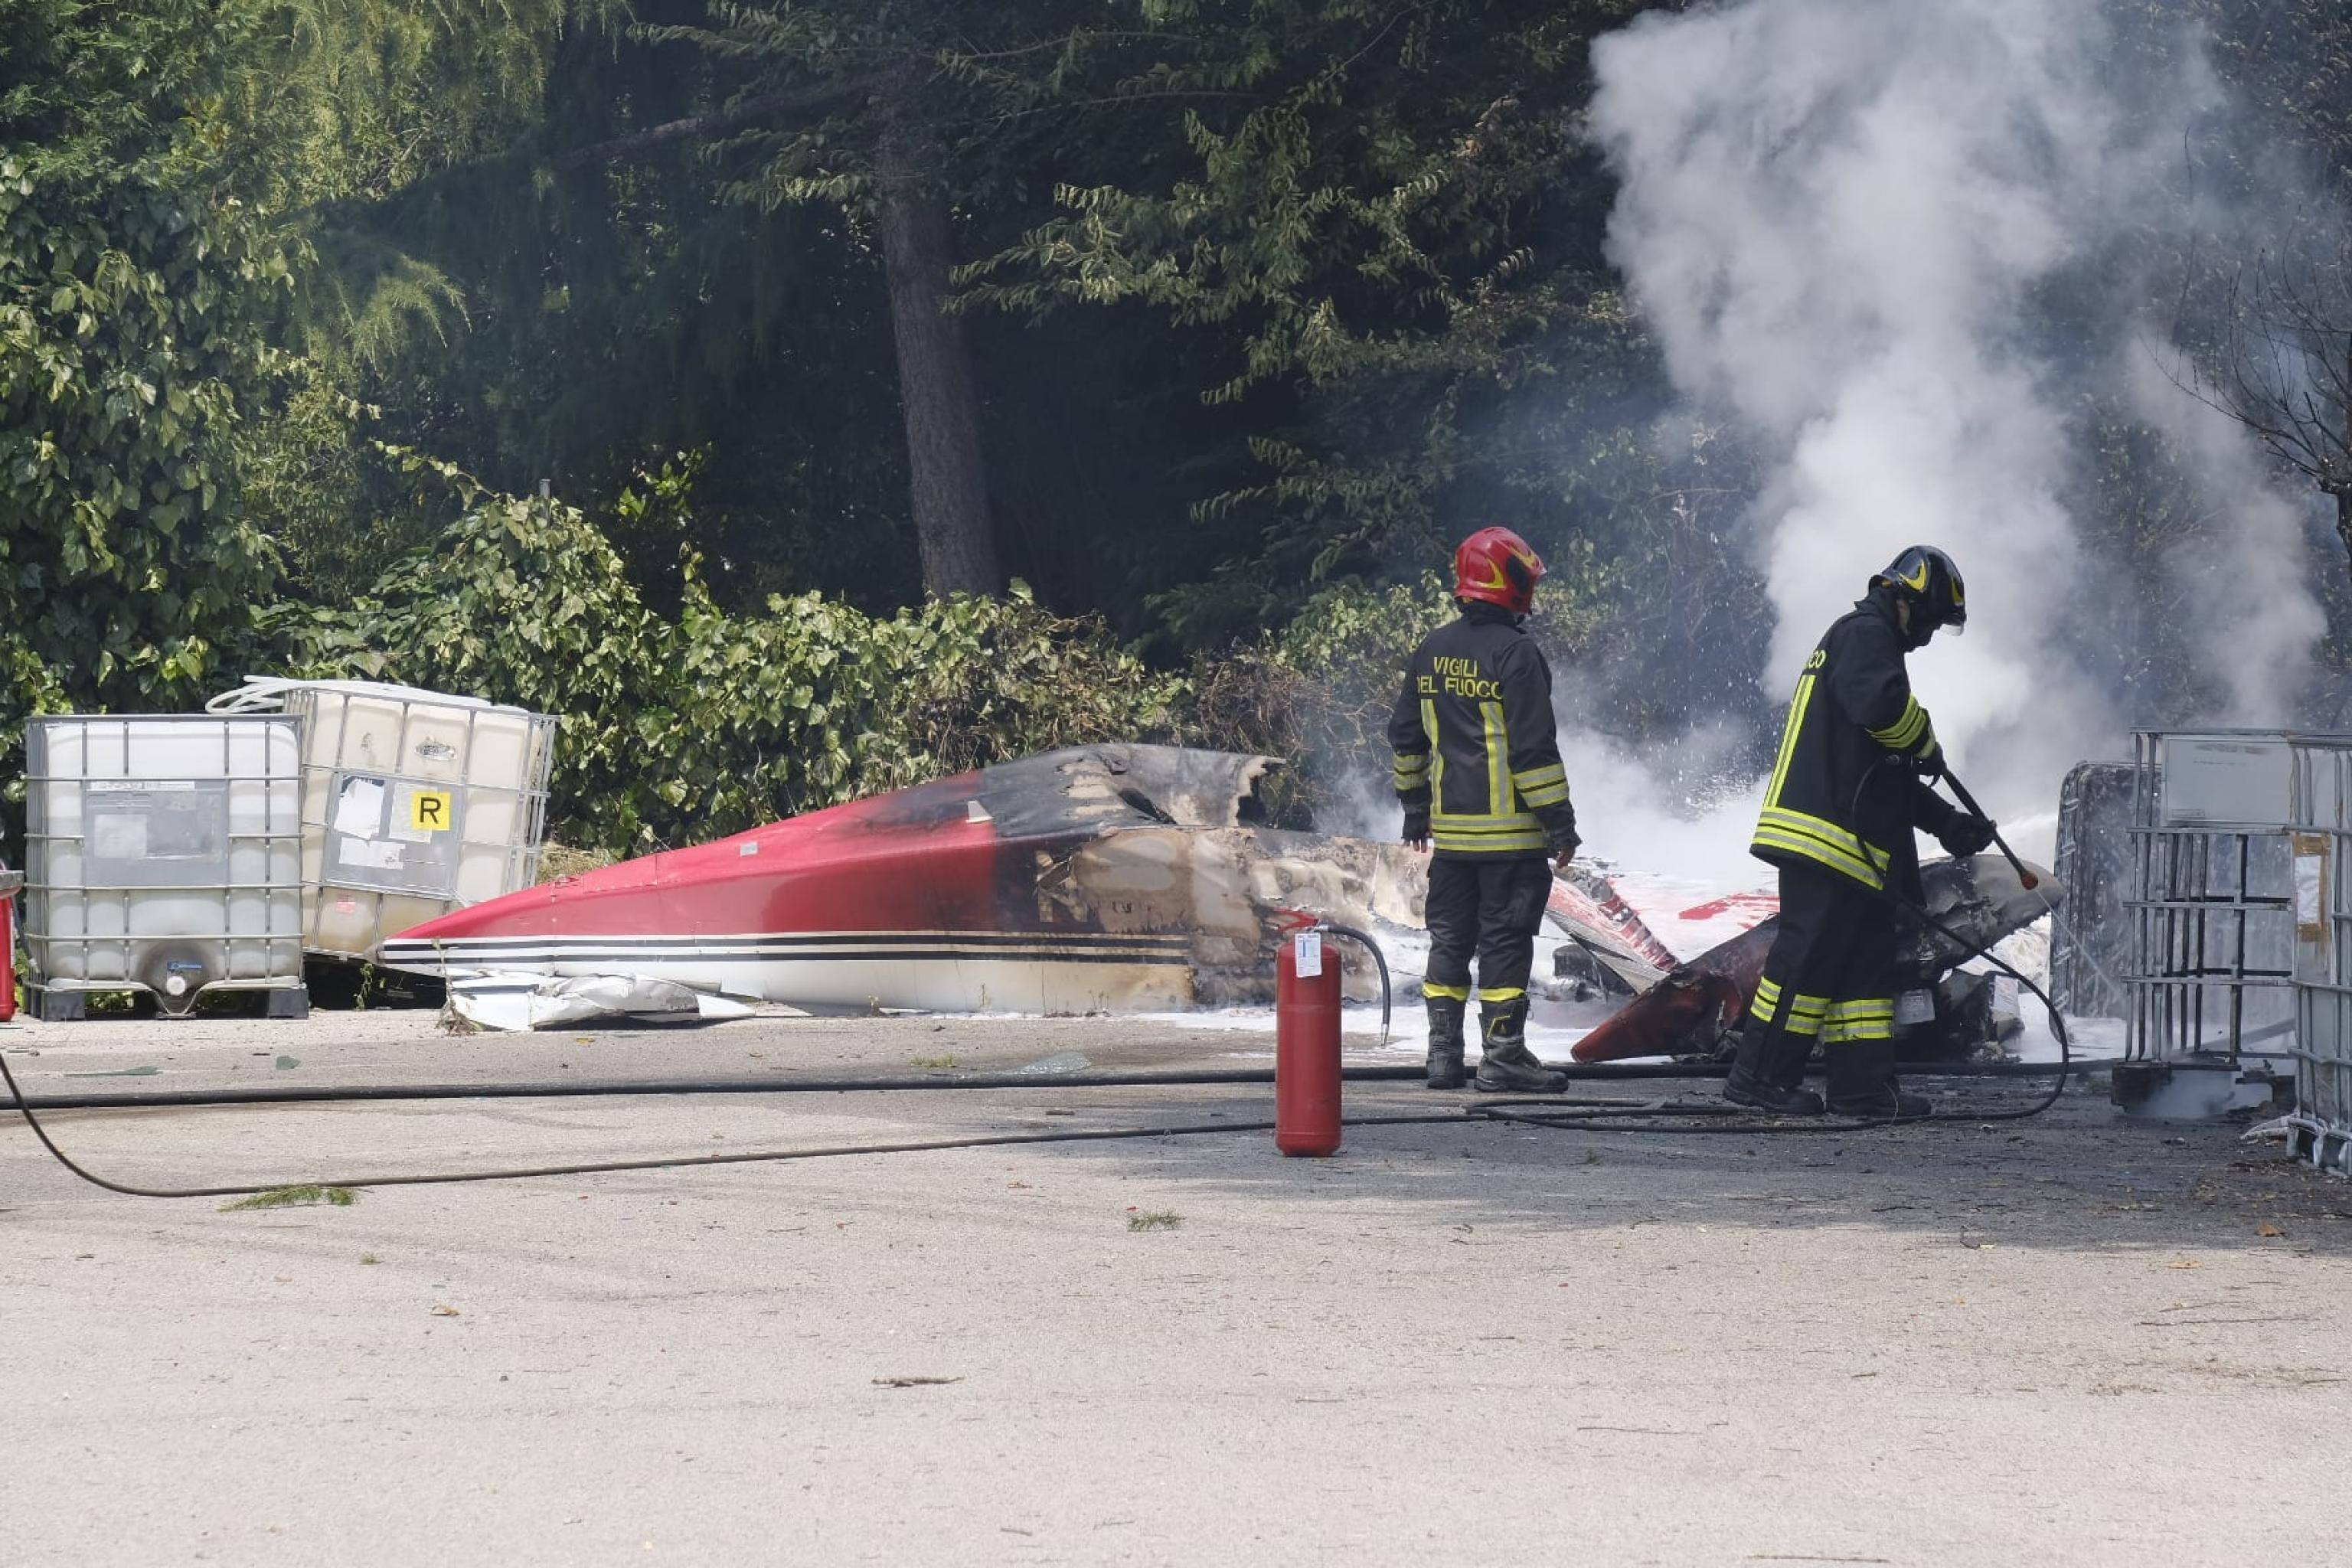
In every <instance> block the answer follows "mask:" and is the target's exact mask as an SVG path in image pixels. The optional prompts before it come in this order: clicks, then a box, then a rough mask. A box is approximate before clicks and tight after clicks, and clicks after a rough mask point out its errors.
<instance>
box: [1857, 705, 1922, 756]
mask: <svg viewBox="0 0 2352 1568" xmlns="http://www.w3.org/2000/svg"><path fill="white" fill-rule="evenodd" d="M1926 735H1927V710H1926V709H1925V708H1922V707H1920V706H1919V700H1918V699H1917V698H1916V697H1910V698H1906V699H1905V700H1904V703H1903V712H1902V715H1901V716H1900V717H1899V718H1897V719H1896V720H1895V722H1894V723H1892V724H1889V725H1888V726H1887V727H1886V728H1885V729H1884V730H1873V731H1871V732H1870V738H1871V739H1872V740H1874V741H1875V742H1878V743H1879V744H1880V745H1882V746H1885V748H1886V749H1887V750H1889V751H1893V752H1907V751H1910V750H1911V749H1912V748H1913V747H1915V746H1916V745H1918V743H1919V742H1920V741H1921V740H1922V739H1923V738H1925V737H1926Z"/></svg>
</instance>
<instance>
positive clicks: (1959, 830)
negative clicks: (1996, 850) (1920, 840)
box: [1936, 811, 1992, 860]
mask: <svg viewBox="0 0 2352 1568" xmlns="http://www.w3.org/2000/svg"><path fill="white" fill-rule="evenodd" d="M1936 841H1937V843H1939V844H1941V845H1942V846H1943V847H1944V853H1945V854H1947V855H1949V856H1951V857H1952V858H1954V859H1956V860H1965V859H1967V858H1969V856H1971V855H1981V854H1983V853H1984V852H1985V851H1986V850H1987V849H1989V848H1990V847H1992V824H1991V823H1990V821H1988V820H1986V819H1985V818H1984V817H1981V816H1973V815H1971V814H1969V813H1968V812H1965V811H1956V812H1954V813H1953V814H1952V819H1951V821H1949V822H1948V823H1946V824H1945V825H1944V827H1943V831H1942V832H1940V833H1938V834H1937V835H1936Z"/></svg>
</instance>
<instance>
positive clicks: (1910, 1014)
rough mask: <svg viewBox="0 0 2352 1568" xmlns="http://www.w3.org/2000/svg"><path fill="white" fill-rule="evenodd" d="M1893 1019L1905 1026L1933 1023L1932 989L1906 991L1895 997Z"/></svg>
mask: <svg viewBox="0 0 2352 1568" xmlns="http://www.w3.org/2000/svg"><path fill="white" fill-rule="evenodd" d="M1935 1021H1936V994H1935V993H1934V992H1933V991H1906V992H1905V993H1903V994H1902V995H1900V996H1897V997H1896V998H1895V1022H1896V1023H1897V1024H1901V1025H1906V1026H1908V1025H1912V1024H1932V1023H1934V1022H1935Z"/></svg>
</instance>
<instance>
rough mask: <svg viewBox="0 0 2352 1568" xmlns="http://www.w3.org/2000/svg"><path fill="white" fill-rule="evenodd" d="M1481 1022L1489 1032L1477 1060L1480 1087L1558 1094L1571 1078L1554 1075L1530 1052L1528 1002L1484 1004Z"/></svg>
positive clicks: (1493, 1090) (1521, 998)
mask: <svg viewBox="0 0 2352 1568" xmlns="http://www.w3.org/2000/svg"><path fill="white" fill-rule="evenodd" d="M1478 1021H1479V1023H1480V1025H1481V1026H1484V1028H1485V1030H1486V1039H1485V1040H1484V1041H1483V1042H1482V1054H1481V1055H1480V1057H1479V1058H1478V1079H1477V1082H1478V1087H1479V1088H1480V1089H1486V1090H1487V1091H1489V1092H1490V1093H1496V1092H1498V1093H1506V1094H1558V1093H1559V1091H1560V1090H1561V1089H1566V1088H1567V1087H1568V1075H1567V1074H1566V1073H1564V1072H1554V1071H1553V1070H1552V1069H1551V1068H1548V1067H1546V1066H1544V1065H1543V1063H1542V1062H1541V1061H1539V1060H1538V1059H1537V1057H1536V1054H1535V1052H1533V1051H1531V1050H1529V1049H1528V999H1527V998H1526V997H1524V996H1517V997H1514V998H1512V999H1511V1000H1510V1001H1508V1002H1504V1003H1501V1004H1499V1005H1498V1004H1496V1003H1493V1002H1484V1003H1481V1004H1480V1005H1479V1007H1478Z"/></svg>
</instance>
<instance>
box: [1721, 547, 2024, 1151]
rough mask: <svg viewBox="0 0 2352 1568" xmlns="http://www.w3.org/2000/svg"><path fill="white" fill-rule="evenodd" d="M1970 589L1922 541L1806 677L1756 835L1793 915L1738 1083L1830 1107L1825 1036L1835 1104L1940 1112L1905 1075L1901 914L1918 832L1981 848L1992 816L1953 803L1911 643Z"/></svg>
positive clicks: (1951, 847)
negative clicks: (1814, 1059)
mask: <svg viewBox="0 0 2352 1568" xmlns="http://www.w3.org/2000/svg"><path fill="white" fill-rule="evenodd" d="M1968 619H1969V606H1968V595H1967V590H1966V588H1965V587H1964V586H1963V585H1962V584H1961V582H1960V574H1959V570H1958V568H1957V567H1955V566H1954V565H1953V564H1952V562H1951V558H1950V557H1949V556H1948V555H1946V554H1945V553H1944V552H1942V551H1940V550H1936V549H1931V548H1929V547H1928V546H1927V545H1924V544H1920V545H1914V546H1912V547H1911V548H1910V549H1908V550H1906V551H1905V552H1903V553H1902V554H1901V555H1899V556H1897V557H1896V558H1895V563H1894V564H1893V565H1891V566H1889V567H1887V568H1886V570H1885V571H1884V572H1881V573H1880V574H1878V575H1876V576H1875V577H1873V578H1872V579H1871V580H1870V591H1869V594H1868V595H1867V596H1866V597H1864V598H1863V599H1861V600H1859V601H1858V602H1856V604H1855V605H1854V606H1853V611H1852V612H1851V613H1849V614H1847V615H1846V616H1843V617H1842V618H1841V619H1839V620H1838V622H1837V623H1836V624H1835V625H1833V626H1831V627H1830V629H1829V632H1828V634H1827V635H1826V636H1824V637H1822V640H1821V646H1819V647H1816V648H1815V649H1814V650H1813V653H1812V657H1811V658H1808V659H1807V660H1806V661H1805V668H1804V669H1803V671H1802V673H1801V674H1800V675H1799V676H1798V677H1797V689H1796V695H1795V696H1794V697H1793V698H1792V699H1791V700H1790V703H1789V718H1788V722H1787V724H1786V726H1785V727H1784V728H1783V730H1782V732H1781V736H1780V752H1779V754H1778V756H1777V757H1776V759H1775V761H1774V763H1773V768H1772V777H1771V782H1770V783H1769V784H1768V785H1767V786H1766V789H1765V793H1764V810H1763V814H1762V816H1760V817H1759V819H1758V822H1757V825H1756V837H1755V842H1754V843H1753V844H1752V845H1751V846H1750V849H1751V851H1752V852H1753V853H1754V854H1755V855H1756V856H1757V857H1758V858H1761V859H1764V860H1767V861H1769V862H1770V863H1771V864H1773V865H1775V866H1777V867H1779V868H1780V932H1779V934H1778V935H1777V936H1775V937H1774V938H1773V941H1772V951H1771V953H1770V954H1769V956H1768V957H1767V958H1766V959H1765V961H1764V978H1763V980H1762V981H1761V982H1760V983H1759V984H1758V986H1757V988H1756V1000H1755V1002H1754V1004H1753V1005H1752V1006H1751V1007H1750V1009H1749V1011H1748V1018H1747V1020H1746V1023H1745V1026H1744V1027H1743V1029H1742V1031H1741V1034H1740V1038H1739V1051H1738V1056H1737V1057H1736V1058H1734V1060H1733V1063H1732V1068H1731V1077H1730V1079H1729V1080H1728V1082H1727V1084H1726V1085H1725V1088H1724V1098H1725V1099H1727V1100H1731V1101H1732V1102H1733V1103H1734V1104H1738V1105H1748V1106H1754V1107H1757V1108H1759V1109H1761V1110H1778V1111H1783V1112H1789V1113H1793V1114H1800V1115H1814V1114H1818V1113H1819V1112H1820V1111H1821V1110H1822V1109H1823V1106H1822V1099H1821V1097H1819V1096H1817V1095H1815V1094H1813V1093H1812V1092H1811V1091H1810V1090H1808V1089H1804V1088H1803V1087H1801V1085H1802V1082H1803V1078H1804V1069H1805V1062H1806V1059H1807V1058H1809V1057H1810V1056H1811V1054H1812V1048H1813V1045H1814V1043H1815V1042H1816V1041H1819V1042H1820V1045H1821V1047H1822V1058H1823V1060H1824V1062H1825V1064H1826V1065H1827V1068H1828V1070H1829V1098H1828V1109H1829V1110H1833V1111H1836V1112H1837V1113H1838V1114H1839V1115H1842V1116H1861V1117H1895V1116H1925V1115H1926V1114H1927V1101H1926V1100H1921V1099H1920V1098H1919V1097H1917V1096H1916V1095H1907V1094H1905V1093H1903V1092H1902V1091H1901V1089H1900V1087H1899V1086H1898V1085H1897V1084H1896V1083H1895V1039H1894V1036H1895V993H1896V991H1897V989H1898V988H1899V986H1900V984H1901V981H1902V977H1901V976H1900V975H1899V974H1898V973H1897V969H1896V958H1895V954H1896V951H1897V944H1898V941H1899V932H1898V921H1899V919H1900V910H1901V908H1902V906H1904V905H1906V904H1910V905H1916V904H1918V903H1919V902H1920V901H1921V898H1922V892H1921V889H1920V885H1919V853H1918V847H1917V845H1916V843H1915V842H1914V837H1913V835H1914V833H1915V832H1926V833H1927V834H1929V835H1931V836H1932V837H1935V838H1936V839H1937V840H1938V841H1940V842H1941V843H1942V845H1943V847H1944V848H1945V850H1946V852H1948V853H1949V854H1952V855H1956V856H1965V855H1974V854H1978V853H1979V852H1980V851H1982V850H1983V849H1984V847H1986V846H1987V845H1989V844H1990V843H1991V842H1992V836H1993V825H1992V824H1991V823H1990V822H1988V821H1986V820H1985V819H1984V818H1983V817H1980V816H1971V815H1969V814H1968V813H1966V812H1963V811H1960V810H1959V809H1958V808H1957V807H1955V806H1953V805H1948V804H1947V803H1946V802H1945V801H1944V799H1943V798H1942V797H1941V796H1940V795H1937V794H1936V792H1935V790H1934V788H1933V787H1932V781H1934V780H1935V779H1936V778H1937V777H1939V776H1941V774H1942V773H1943V771H1944V763H1943V752H1942V751H1941V749H1940V748H1939V747H1938V746H1937V742H1936V727H1935V725H1934V724H1933V723H1931V722H1930V721H1928V718H1927V710H1926V709H1924V708H1922V707H1920V706H1919V700H1918V699H1917V698H1916V697H1914V696H1913V695H1912V694H1911V680H1910V677H1909V675H1908V674H1907V673H1906V670H1905V668H1904V665H1903V658H1904V656H1905V655H1906V654H1907V653H1912V652H1915V651H1916V650H1917V649H1919V648H1922V647H1927V640H1928V639H1929V638H1930V637H1934V636H1935V635H1936V633H1937V632H1938V631H1940V630H1944V629H1947V628H1948V629H1949V630H1950V631H1951V632H1952V634H1953V635H1954V636H1955V637H1957V636H1958V635H1959V634H1960V633H1961V632H1963V631H1965V630H1966V629H1967V626H1968Z"/></svg>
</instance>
